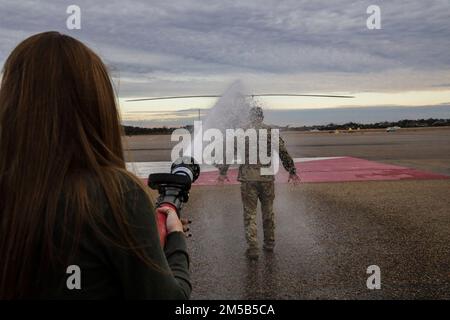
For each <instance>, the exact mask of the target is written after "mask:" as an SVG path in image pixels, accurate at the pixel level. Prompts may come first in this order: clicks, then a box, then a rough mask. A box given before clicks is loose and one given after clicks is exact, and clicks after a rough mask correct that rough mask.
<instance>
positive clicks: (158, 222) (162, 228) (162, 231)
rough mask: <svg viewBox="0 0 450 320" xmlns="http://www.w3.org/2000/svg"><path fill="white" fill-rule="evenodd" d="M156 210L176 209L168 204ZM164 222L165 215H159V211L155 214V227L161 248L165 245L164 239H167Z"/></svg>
mask: <svg viewBox="0 0 450 320" xmlns="http://www.w3.org/2000/svg"><path fill="white" fill-rule="evenodd" d="M158 208H166V209H173V210H175V211H177V208H175V206H173V205H171V204H168V203H164V204H162V205H161V206H160V207H158ZM166 220H167V215H166V214H165V213H161V212H159V211H157V212H156V225H157V227H158V233H159V241H160V243H161V247H163V248H164V246H165V245H166V238H167V227H166Z"/></svg>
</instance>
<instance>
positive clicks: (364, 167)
mask: <svg viewBox="0 0 450 320" xmlns="http://www.w3.org/2000/svg"><path fill="white" fill-rule="evenodd" d="M295 165H296V168H297V172H298V174H299V175H300V177H301V179H302V182H344V181H371V180H423V179H450V176H445V175H440V174H434V173H428V172H423V171H419V170H416V169H411V168H406V167H401V166H395V165H390V164H385V163H380V162H374V161H368V160H364V159H359V158H352V157H340V158H335V159H323V160H322V159H321V160H314V161H308V162H301V163H300V162H297V163H296V164H295ZM237 174H238V170H237V168H230V169H229V170H228V178H229V179H230V181H229V182H226V184H238V183H239V182H238V181H237ZM217 176H218V172H217V171H210V172H203V173H202V174H200V177H199V178H198V180H197V181H196V182H195V183H194V185H200V186H202V185H203V186H204V185H216V184H217ZM275 178H276V182H277V183H285V182H287V178H288V173H287V172H286V171H284V169H283V168H280V170H279V172H278V174H277V175H276V177H275Z"/></svg>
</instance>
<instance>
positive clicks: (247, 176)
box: [217, 107, 300, 259]
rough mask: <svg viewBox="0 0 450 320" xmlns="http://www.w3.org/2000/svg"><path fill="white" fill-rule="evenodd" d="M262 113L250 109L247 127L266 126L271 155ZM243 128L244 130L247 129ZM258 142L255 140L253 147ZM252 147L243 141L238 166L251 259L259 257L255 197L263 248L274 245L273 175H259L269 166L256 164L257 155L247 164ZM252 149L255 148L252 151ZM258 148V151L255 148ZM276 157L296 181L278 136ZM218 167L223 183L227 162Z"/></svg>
mask: <svg viewBox="0 0 450 320" xmlns="http://www.w3.org/2000/svg"><path fill="white" fill-rule="evenodd" d="M263 119H264V115H263V111H262V109H261V108H260V107H253V108H252V109H251V110H250V115H249V120H250V121H249V122H250V123H249V126H248V128H254V129H256V130H257V132H259V129H267V151H268V152H267V155H268V156H271V154H272V151H271V134H270V126H268V125H266V124H264V123H263ZM248 128H246V129H248ZM258 145H259V136H258V143H256V148H257V146H258ZM251 147H252V146H249V143H248V141H246V147H245V151H246V155H245V161H244V163H243V164H241V165H240V166H239V174H238V181H240V182H241V197H242V203H243V206H244V226H245V237H246V240H247V244H248V249H247V252H246V254H247V256H248V257H249V258H250V259H257V258H258V238H257V224H256V207H257V204H258V199H259V201H260V202H261V212H262V219H263V229H264V246H263V248H264V250H266V251H269V252H271V251H273V249H274V245H275V224H274V213H273V200H274V198H275V184H274V180H275V177H274V175H261V168H263V167H270V164H269V165H262V164H260V163H259V157H258V161H257V163H256V164H250V163H249V161H248V151H249V150H250V148H251ZM253 147H255V146H253ZM253 151H255V150H253ZM256 151H258V150H256ZM278 152H279V156H280V159H281V162H282V164H283V167H284V168H285V169H286V171H288V172H289V180H288V181H289V182H291V181H292V182H293V183H294V184H297V183H298V182H299V181H300V179H299V177H298V176H297V173H296V169H295V165H294V161H293V160H292V158H291V156H290V155H289V153H288V152H287V150H286V146H285V144H284V141H283V139H281V137H280V138H279V150H278ZM217 167H218V168H219V172H220V175H219V178H218V181H219V183H223V182H224V181H225V180H228V178H227V170H228V167H229V165H218V166H217Z"/></svg>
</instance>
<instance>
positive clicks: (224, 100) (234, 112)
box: [184, 80, 255, 161]
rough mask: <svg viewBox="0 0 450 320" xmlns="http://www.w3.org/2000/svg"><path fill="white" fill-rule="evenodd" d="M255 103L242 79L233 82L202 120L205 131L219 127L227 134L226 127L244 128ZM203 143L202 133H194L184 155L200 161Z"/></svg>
mask: <svg viewBox="0 0 450 320" xmlns="http://www.w3.org/2000/svg"><path fill="white" fill-rule="evenodd" d="M254 103H255V102H254V101H253V99H252V98H249V97H248V96H246V94H245V93H244V88H243V85H242V83H241V81H239V80H237V81H235V82H233V83H232V84H231V85H230V86H229V87H228V88H227V90H226V91H225V92H224V93H223V95H222V96H221V97H220V98H219V99H218V100H217V102H216V103H215V105H214V106H213V107H212V108H211V109H210V110H209V112H208V113H207V115H206V117H205V118H204V120H203V121H202V127H203V131H206V130H208V129H217V130H220V131H221V132H222V134H223V135H225V130H226V129H237V128H243V127H244V126H245V125H246V124H247V122H248V114H249V110H250V108H251V107H252V106H253V105H254ZM203 144H204V142H203V135H202V133H200V132H199V133H196V134H194V138H193V140H192V143H191V145H190V147H189V148H187V149H186V151H185V154H184V155H185V156H193V157H194V158H195V159H196V160H197V161H199V160H200V159H197V158H198V155H201V154H202V150H203ZM203 160H205V159H203Z"/></svg>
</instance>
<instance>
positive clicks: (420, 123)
mask: <svg viewBox="0 0 450 320" xmlns="http://www.w3.org/2000/svg"><path fill="white" fill-rule="evenodd" d="M444 126H450V119H434V118H429V119H419V120H400V121H394V122H390V121H383V122H376V123H357V122H347V123H344V124H335V123H329V124H326V125H317V126H303V127H290V128H289V130H298V131H307V130H313V129H317V130H348V129H352V130H355V129H356V130H357V129H358V128H360V129H385V128H388V127H401V128H418V127H444Z"/></svg>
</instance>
